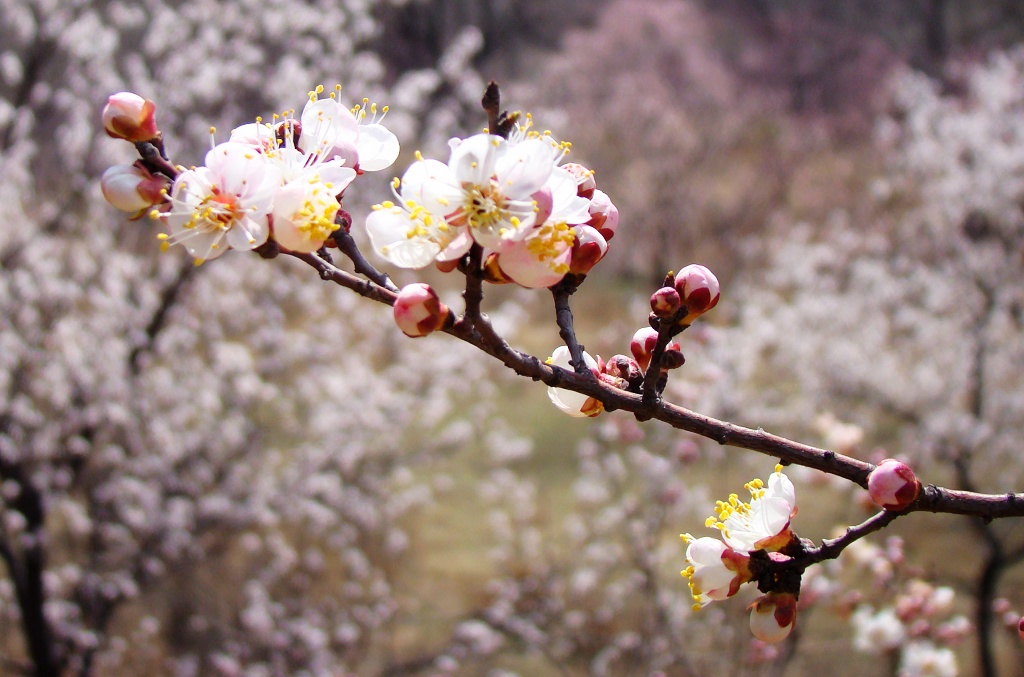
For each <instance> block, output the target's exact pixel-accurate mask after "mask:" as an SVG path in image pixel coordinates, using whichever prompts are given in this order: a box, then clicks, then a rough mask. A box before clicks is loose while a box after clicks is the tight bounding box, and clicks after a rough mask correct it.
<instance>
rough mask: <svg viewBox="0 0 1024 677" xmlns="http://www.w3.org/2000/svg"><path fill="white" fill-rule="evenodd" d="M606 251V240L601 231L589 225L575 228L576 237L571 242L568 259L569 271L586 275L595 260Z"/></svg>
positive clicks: (598, 259) (601, 257) (600, 257)
mask: <svg viewBox="0 0 1024 677" xmlns="http://www.w3.org/2000/svg"><path fill="white" fill-rule="evenodd" d="M606 253H608V242H607V241H606V240H605V239H604V236H602V235H601V233H599V232H597V230H595V229H594V228H591V227H590V226H580V227H579V228H576V239H575V240H574V241H573V243H572V259H571V260H570V261H569V272H570V273H572V274H573V275H586V274H587V273H589V272H590V269H591V268H593V267H594V266H595V265H597V262H598V261H600V260H601V259H603V258H604V255H605V254H606Z"/></svg>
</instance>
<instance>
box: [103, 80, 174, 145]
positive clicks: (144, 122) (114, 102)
mask: <svg viewBox="0 0 1024 677" xmlns="http://www.w3.org/2000/svg"><path fill="white" fill-rule="evenodd" d="M103 129H105V130H106V132H107V135H108V136H112V137H114V138H115V139H125V140H126V141H132V142H135V141H149V140H150V139H153V138H155V137H156V136H157V134H159V133H160V130H158V129H157V128H156V104H154V103H153V102H152V101H150V100H149V99H143V98H142V97H141V96H139V95H138V94H133V93H132V92H118V93H117V94H113V95H111V96H110V98H108V99H107V105H106V106H104V107H103Z"/></svg>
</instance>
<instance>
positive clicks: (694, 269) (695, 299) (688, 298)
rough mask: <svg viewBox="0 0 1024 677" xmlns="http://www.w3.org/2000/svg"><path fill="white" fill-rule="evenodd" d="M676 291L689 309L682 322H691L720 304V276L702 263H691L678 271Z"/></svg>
mask: <svg viewBox="0 0 1024 677" xmlns="http://www.w3.org/2000/svg"><path fill="white" fill-rule="evenodd" d="M676 291H678V292H679V296H680V298H681V299H682V301H683V304H684V305H685V306H686V310H687V311H688V313H687V315H686V317H684V318H683V319H682V324H690V323H692V322H693V320H695V319H697V318H698V317H700V316H701V315H703V314H704V313H706V312H707V311H709V310H711V309H712V308H714V307H715V306H716V305H718V297H719V294H720V292H721V288H720V287H719V285H718V278H717V277H715V274H714V273H712V272H711V271H710V270H708V269H707V268H705V267H704V266H702V265H699V264H696V263H691V264H690V265H688V266H686V267H685V268H683V269H682V270H680V271H679V272H678V273H676Z"/></svg>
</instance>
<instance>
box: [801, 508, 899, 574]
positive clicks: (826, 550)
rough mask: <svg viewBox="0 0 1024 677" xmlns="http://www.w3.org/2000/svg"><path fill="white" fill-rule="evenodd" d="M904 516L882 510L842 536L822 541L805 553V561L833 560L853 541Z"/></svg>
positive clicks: (811, 562)
mask: <svg viewBox="0 0 1024 677" xmlns="http://www.w3.org/2000/svg"><path fill="white" fill-rule="evenodd" d="M905 514H906V513H905V512H894V511H890V510H882V511H881V512H878V513H876V514H874V515H872V516H871V517H869V518H868V519H867V520H865V521H863V522H861V523H860V524H858V525H857V526H855V527H847V528H846V532H845V533H844V534H843V535H842V536H839V537H838V538H832V539H827V540H824V541H822V542H821V545H820V546H818V547H817V548H814V549H813V550H810V551H809V552H807V553H806V561H807V562H808V564H814V563H816V562H823V561H825V560H827V559H835V558H837V557H839V554H840V553H841V552H843V550H845V549H846V548H847V547H848V546H849V545H851V544H853V543H854V542H855V541H858V540H860V539H862V538H864V537H865V536H867V535H868V534H873V533H874V532H876V531H880V530H881V529H884V528H885V527H887V526H888V525H889V524H890V523H892V522H893V521H894V520H895V519H896V518H898V517H900V516H901V515H905Z"/></svg>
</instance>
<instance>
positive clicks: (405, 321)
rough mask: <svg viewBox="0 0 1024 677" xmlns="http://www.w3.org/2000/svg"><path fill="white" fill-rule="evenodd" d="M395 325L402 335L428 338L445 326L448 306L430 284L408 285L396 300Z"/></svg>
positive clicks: (416, 283) (417, 283)
mask: <svg viewBox="0 0 1024 677" xmlns="http://www.w3.org/2000/svg"><path fill="white" fill-rule="evenodd" d="M394 312H395V323H396V324H397V325H398V328H399V329H401V330H402V333H403V334H405V335H406V336H411V337H413V338H416V337H419V336H426V335H427V334H429V333H431V332H434V331H437V330H438V329H440V328H441V327H443V326H444V321H445V320H446V319H447V318H448V306H446V305H445V304H443V303H441V300H440V299H439V298H438V297H437V293H436V292H435V291H434V290H433V289H431V287H430V285H429V284H423V283H422V282H415V283H413V284H409V285H406V286H405V287H403V288H402V291H400V292H398V298H397V299H395V308H394Z"/></svg>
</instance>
